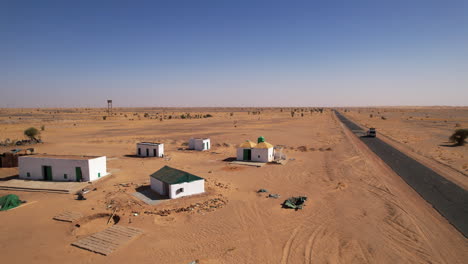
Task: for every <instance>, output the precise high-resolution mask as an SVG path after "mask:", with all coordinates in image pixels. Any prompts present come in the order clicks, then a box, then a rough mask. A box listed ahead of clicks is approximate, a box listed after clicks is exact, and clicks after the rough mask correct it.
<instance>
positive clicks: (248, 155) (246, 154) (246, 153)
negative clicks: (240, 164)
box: [237, 140, 257, 161]
mask: <svg viewBox="0 0 468 264" xmlns="http://www.w3.org/2000/svg"><path fill="white" fill-rule="evenodd" d="M256 146H257V144H255V142H252V141H250V140H247V141H245V142H244V143H242V144H241V145H240V146H239V147H238V148H237V160H245V161H251V160H252V149H253V148H255V147H256Z"/></svg>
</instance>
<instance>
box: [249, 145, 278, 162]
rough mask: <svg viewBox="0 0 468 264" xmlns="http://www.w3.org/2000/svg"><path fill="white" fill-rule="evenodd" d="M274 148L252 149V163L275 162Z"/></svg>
mask: <svg viewBox="0 0 468 264" xmlns="http://www.w3.org/2000/svg"><path fill="white" fill-rule="evenodd" d="M273 159H274V155H273V148H268V149H264V148H253V149H252V161H257V162H270V161H273Z"/></svg>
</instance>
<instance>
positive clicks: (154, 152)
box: [153, 149, 156, 157]
mask: <svg viewBox="0 0 468 264" xmlns="http://www.w3.org/2000/svg"><path fill="white" fill-rule="evenodd" d="M153 156H155V157H156V149H153Z"/></svg>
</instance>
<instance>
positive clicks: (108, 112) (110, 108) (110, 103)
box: [107, 100, 112, 115]
mask: <svg viewBox="0 0 468 264" xmlns="http://www.w3.org/2000/svg"><path fill="white" fill-rule="evenodd" d="M111 114H112V100H107V115H111Z"/></svg>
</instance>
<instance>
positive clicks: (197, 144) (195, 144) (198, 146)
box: [189, 138, 211, 151]
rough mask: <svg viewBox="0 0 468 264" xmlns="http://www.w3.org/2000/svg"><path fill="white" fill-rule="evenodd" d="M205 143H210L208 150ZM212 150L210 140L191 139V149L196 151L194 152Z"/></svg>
mask: <svg viewBox="0 0 468 264" xmlns="http://www.w3.org/2000/svg"><path fill="white" fill-rule="evenodd" d="M205 143H208V148H206V147H205ZM210 148H211V142H210V139H209V138H207V139H201V138H191V139H190V140H189V149H194V150H199V151H202V150H209V149H210Z"/></svg>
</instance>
